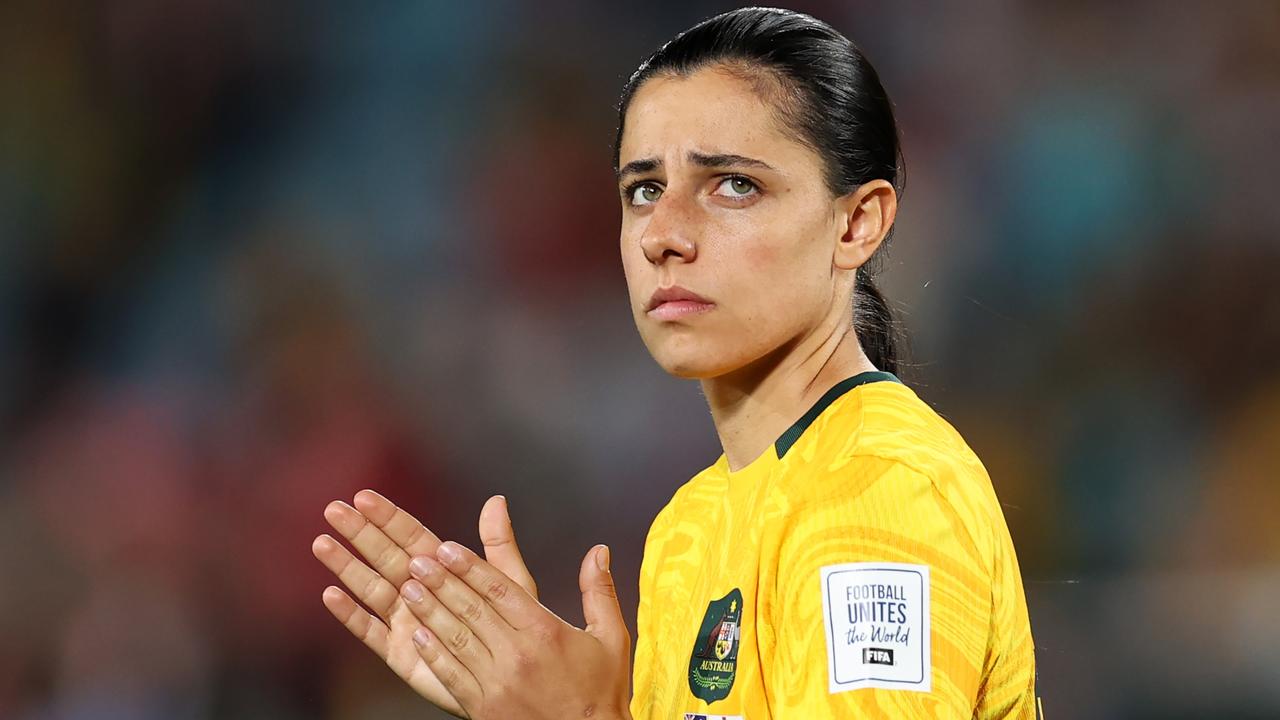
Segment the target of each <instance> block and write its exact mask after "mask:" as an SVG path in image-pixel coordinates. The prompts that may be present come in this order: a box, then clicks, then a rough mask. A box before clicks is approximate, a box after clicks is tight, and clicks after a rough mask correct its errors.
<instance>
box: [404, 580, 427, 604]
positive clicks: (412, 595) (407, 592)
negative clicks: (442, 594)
mask: <svg viewBox="0 0 1280 720" xmlns="http://www.w3.org/2000/svg"><path fill="white" fill-rule="evenodd" d="M400 592H401V593H402V594H403V595H404V596H405V598H407V599H408V600H409V602H418V601H420V600H422V586H421V585H419V584H418V583H416V582H413V581H412V580H410V581H409V582H407V583H405V584H404V587H402V588H400Z"/></svg>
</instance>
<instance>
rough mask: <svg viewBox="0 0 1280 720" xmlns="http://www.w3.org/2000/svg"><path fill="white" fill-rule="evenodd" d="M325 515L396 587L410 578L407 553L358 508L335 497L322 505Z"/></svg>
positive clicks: (375, 568) (378, 571) (362, 555)
mask: <svg viewBox="0 0 1280 720" xmlns="http://www.w3.org/2000/svg"><path fill="white" fill-rule="evenodd" d="M324 519H325V520H327V521H329V524H330V525H332V526H333V529H334V530H337V531H338V533H339V534H340V535H342V537H344V538H346V539H347V542H349V543H351V546H352V547H354V548H355V549H356V551H357V552H359V553H360V556H361V557H363V558H364V559H365V561H366V562H367V563H369V565H371V566H372V568H373V570H374V571H375V572H377V573H378V574H379V575H381V576H382V577H384V578H386V579H387V580H388V581H389V582H390V583H391V584H392V585H395V586H396V587H399V586H400V584H401V583H403V582H404V581H405V580H407V579H408V578H409V556H408V555H406V554H405V552H404V550H403V549H402V548H401V547H400V546H399V545H397V544H395V543H394V542H392V541H391V538H389V537H387V535H386V533H384V532H382V529H381V528H379V527H378V526H377V525H375V524H373V522H372V521H370V520H369V519H368V518H367V517H365V515H364V514H363V513H361V512H360V511H359V510H357V509H355V508H354V507H352V506H350V505H348V504H346V503H344V502H342V501H341V500H334V501H333V502H331V503H329V504H328V505H327V506H325V509H324Z"/></svg>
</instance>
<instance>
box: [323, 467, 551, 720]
mask: <svg viewBox="0 0 1280 720" xmlns="http://www.w3.org/2000/svg"><path fill="white" fill-rule="evenodd" d="M353 503H354V505H355V507H352V506H351V505H347V504H346V503H344V502H340V501H336V500H335V501H334V502H332V503H330V504H329V505H328V507H326V508H325V511H324V516H325V519H326V520H328V521H329V524H330V525H332V526H333V528H334V529H335V530H337V531H338V532H339V533H340V534H341V535H342V536H343V537H345V538H346V539H347V540H348V542H350V543H351V544H352V546H354V547H355V548H356V550H357V551H358V552H359V553H360V554H361V555H362V556H363V557H364V558H365V559H366V560H368V561H369V562H370V563H371V564H372V565H373V569H370V567H369V566H368V565H365V564H364V563H363V562H360V560H358V559H356V558H355V556H353V555H352V554H351V553H350V552H349V551H348V550H347V549H346V548H345V547H343V546H342V544H340V543H339V542H338V541H337V540H334V539H333V538H332V537H330V536H328V535H321V536H319V537H317V538H316V539H315V541H314V542H313V543H312V545H311V551H312V553H314V554H315V556H316V558H317V559H319V560H320V562H322V563H323V564H324V565H325V567H327V568H329V570H330V571H331V572H332V573H333V574H334V575H336V576H337V577H338V578H339V579H340V580H341V581H342V583H343V584H344V585H346V586H347V588H349V589H350V590H351V591H352V592H354V593H355V594H356V595H357V596H359V598H360V600H361V602H363V603H364V604H365V606H367V607H368V608H369V609H370V610H372V611H373V613H375V614H370V613H369V612H367V611H366V610H365V609H364V608H362V607H360V605H358V604H357V603H356V602H355V601H354V600H352V598H351V596H350V595H348V594H347V593H346V592H344V591H342V590H341V589H339V588H337V587H334V586H329V587H327V588H325V590H324V594H323V600H324V604H325V607H327V608H329V612H331V613H333V616H334V617H335V618H337V619H338V621H339V622H341V623H342V624H343V625H345V626H346V628H347V629H348V630H350V631H351V633H352V634H353V635H355V636H356V637H357V638H359V639H360V640H361V641H363V642H364V644H365V645H367V646H368V647H369V649H371V650H373V652H374V653H376V654H377V655H378V657H380V658H382V660H383V661H384V662H386V663H387V666H388V667H390V668H391V669H392V671H394V672H395V673H396V674H397V675H399V676H400V677H401V678H402V679H403V680H404V681H405V682H407V683H408V684H409V686H410V687H412V688H413V689H414V691H416V692H417V693H418V694H419V695H422V696H423V697H425V698H426V699H427V700H429V701H431V702H432V703H433V704H435V705H437V706H438V707H440V708H441V709H443V710H444V711H445V712H448V713H451V714H453V715H457V716H459V717H466V715H465V711H464V710H463V708H462V706H461V705H460V704H459V703H458V700H457V699H456V698H455V697H454V696H453V695H452V694H451V693H450V692H449V691H448V690H447V689H446V688H445V686H444V685H443V684H442V683H441V682H440V680H439V679H437V677H436V675H435V673H434V672H433V671H432V670H431V668H430V666H429V665H428V664H427V663H426V661H425V660H423V658H422V657H421V655H420V654H419V653H418V650H417V648H416V646H415V645H414V644H413V642H412V637H413V634H414V632H415V631H416V630H417V629H418V628H420V627H421V623H420V622H419V621H418V618H417V617H416V616H415V615H414V614H413V613H412V612H411V611H410V609H409V608H408V607H407V606H406V605H405V603H404V601H403V600H402V599H401V597H400V594H399V588H400V587H401V586H402V585H403V584H404V582H405V581H406V580H408V579H409V561H410V558H411V556H413V555H421V554H428V555H429V554H434V553H435V551H436V549H437V548H438V547H439V546H440V540H439V538H437V537H436V536H435V535H434V534H433V533H432V532H431V531H430V530H428V529H426V528H425V527H423V526H422V524H421V523H420V522H418V521H417V520H416V519H414V518H413V516H411V515H409V514H408V513H407V512H405V511H404V510H401V509H400V508H398V507H396V506H395V505H394V504H392V503H391V502H390V501H389V500H387V499H386V498H384V497H382V496H381V495H379V494H377V493H375V492H373V491H372V490H362V491H360V492H359V493H357V494H356V496H355V498H354V499H353ZM480 540H481V542H482V543H483V544H484V552H485V557H486V558H488V560H489V562H490V563H492V564H493V565H494V566H495V567H497V568H499V569H501V571H502V572H503V573H504V574H506V575H507V576H508V577H510V578H513V579H514V581H515V583H516V584H517V585H518V586H519V587H520V588H521V589H522V592H526V593H528V594H529V595H530V596H532V597H537V593H538V589H537V586H536V585H535V584H534V582H533V577H532V576H530V574H529V571H528V569H527V568H526V567H525V564H524V559H523V558H521V556H520V550H519V548H518V546H517V545H516V542H515V533H514V531H513V530H512V528H511V519H510V517H509V515H508V513H507V504H506V499H505V498H502V497H501V496H495V497H492V498H490V499H489V501H488V502H487V503H485V505H484V509H483V510H482V511H481V512H480Z"/></svg>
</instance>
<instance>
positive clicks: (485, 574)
mask: <svg viewBox="0 0 1280 720" xmlns="http://www.w3.org/2000/svg"><path fill="white" fill-rule="evenodd" d="M409 567H410V572H411V573H412V574H413V576H414V578H415V579H412V580H409V581H407V582H405V583H404V585H403V586H402V587H401V588H400V595H401V597H402V598H403V599H404V600H405V602H406V604H407V605H408V607H409V608H410V610H411V612H412V613H413V615H414V616H415V617H417V618H418V619H419V620H420V621H421V622H422V624H423V625H424V626H425V627H423V628H421V629H419V630H416V631H415V632H414V635H413V640H414V643H415V644H416V645H417V646H418V648H419V653H420V655H421V657H422V659H423V660H424V661H425V662H426V663H427V666H428V667H430V668H431V671H432V672H433V673H434V674H435V677H437V678H439V679H440V681H441V682H442V683H443V685H444V687H445V689H446V690H448V692H449V694H450V695H452V696H453V697H454V698H456V699H457V701H458V702H459V703H460V704H461V705H462V707H463V709H464V710H465V711H466V713H467V715H468V717H471V718H475V719H476V720H482V719H488V718H515V717H518V718H531V719H533V718H556V719H559V718H569V717H574V718H588V717H589V718H601V719H603V718H613V719H622V718H629V717H630V715H629V713H628V710H627V699H628V695H629V692H628V688H629V684H630V683H629V677H630V668H629V664H630V654H631V637H630V635H629V634H628V632H627V627H626V624H625V623H624V622H623V619H622V611H621V609H620V608H619V607H618V600H617V595H616V593H615V591H614V585H613V579H612V577H611V576H610V574H609V549H608V548H607V547H605V546H603V545H598V546H596V547H594V548H592V549H591V551H590V552H588V553H587V556H586V557H585V558H584V559H583V562H582V568H581V570H580V571H579V577H578V582H579V586H580V588H581V590H582V610H583V615H584V616H585V617H586V620H587V628H586V629H585V630H579V629H577V628H575V627H573V626H571V625H569V624H568V623H566V622H565V621H563V620H561V619H560V618H558V617H556V616H555V615H554V614H553V613H552V612H551V611H550V610H547V609H546V608H545V607H543V606H542V605H541V604H539V603H538V601H537V600H536V599H535V598H534V597H532V596H531V595H530V594H529V593H528V592H526V591H525V590H524V589H522V588H521V587H520V586H519V585H518V584H517V583H515V582H513V581H512V580H511V578H509V577H508V576H507V575H505V574H504V573H502V572H501V571H499V570H498V569H497V568H495V567H494V566H493V565H492V564H490V563H487V562H485V561H484V560H481V559H480V558H479V557H477V556H476V555H475V553H473V552H471V551H470V550H468V549H466V548H465V547H463V546H461V545H459V544H457V543H454V542H446V543H444V544H442V545H440V546H439V547H438V548H437V549H436V551H435V552H434V553H425V554H421V555H418V556H416V557H414V558H413V561H412V562H411V563H410V566H409Z"/></svg>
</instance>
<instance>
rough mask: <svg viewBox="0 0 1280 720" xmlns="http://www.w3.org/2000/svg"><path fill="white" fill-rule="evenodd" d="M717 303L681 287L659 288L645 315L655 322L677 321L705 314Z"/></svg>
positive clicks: (652, 297) (651, 299) (646, 308)
mask: <svg viewBox="0 0 1280 720" xmlns="http://www.w3.org/2000/svg"><path fill="white" fill-rule="evenodd" d="M714 307H715V303H713V302H711V301H710V300H708V299H706V298H704V297H702V296H701V295H699V294H697V293H695V292H693V291H691V290H686V289H685V288H682V287H680V286H679V285H673V286H671V287H667V288H658V289H657V290H656V291H655V292H654V293H653V295H652V296H651V297H650V298H649V304H648V305H647V306H646V307H645V313H646V314H647V315H648V316H649V317H651V318H653V319H655V320H676V319H679V318H682V317H686V316H689V315H696V314H699V313H704V312H707V311H709V310H711V309H712V308H714Z"/></svg>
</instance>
